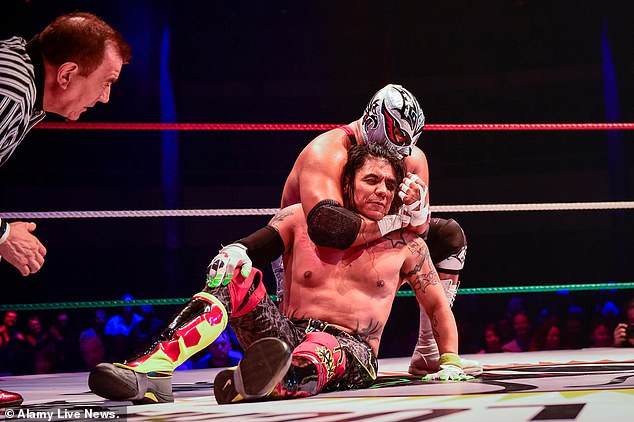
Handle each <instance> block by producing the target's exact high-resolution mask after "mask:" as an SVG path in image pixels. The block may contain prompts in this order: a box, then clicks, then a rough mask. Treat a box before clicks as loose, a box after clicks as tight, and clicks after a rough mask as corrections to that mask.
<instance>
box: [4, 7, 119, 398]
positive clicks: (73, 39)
mask: <svg viewBox="0 0 634 422" xmlns="http://www.w3.org/2000/svg"><path fill="white" fill-rule="evenodd" d="M129 61H130V46H129V45H128V44H127V43H126V41H125V40H124V39H123V36H122V35H121V34H120V33H119V32H117V31H116V30H115V29H113V28H112V27H111V26H110V25H108V24H107V23H105V22H104V21H103V20H101V19H100V18H98V17H97V16H95V15H93V14H90V13H83V12H76V13H71V14H67V15H62V16H60V17H58V18H57V19H55V20H54V21H53V22H52V23H51V24H49V25H48V26H47V27H46V28H44V30H43V31H42V32H41V33H40V34H38V35H36V36H35V37H34V38H33V39H32V40H31V41H29V42H27V41H26V40H25V39H23V38H20V37H12V38H9V39H7V40H0V166H2V165H3V164H4V163H5V162H6V161H7V159H8V158H9V157H10V156H11V154H12V153H13V151H14V150H15V148H16V147H17V146H18V145H19V144H20V142H22V140H23V139H24V137H25V136H26V134H27V133H28V132H29V131H30V130H31V129H32V128H33V127H34V126H35V125H36V124H37V123H39V122H40V121H42V119H44V116H45V115H46V113H47V112H50V113H55V114H59V115H60V116H63V117H66V118H67V119H69V120H77V119H78V118H79V116H80V115H81V113H83V112H84V111H86V110H87V109H88V108H90V107H93V106H94V105H95V104H97V103H98V102H101V103H107V102H108V100H109V98H110V88H111V86H112V84H113V83H114V82H115V81H116V80H117V79H118V78H119V73H120V72H121V68H122V66H123V64H125V63H128V62H129ZM34 230H35V223H26V222H19V221H18V222H12V223H8V222H7V221H5V220H2V219H0V259H4V260H5V261H7V262H8V263H9V264H11V265H13V266H14V267H15V268H17V269H18V271H20V273H21V274H22V275H23V276H28V275H29V274H33V273H35V272H37V271H38V270H39V269H40V268H41V267H42V264H44V256H45V255H46V248H45V247H44V245H42V243H40V241H39V240H38V239H37V237H35V236H34V235H33V231H34ZM22 401H23V399H22V396H20V395H19V394H17V393H11V392H8V391H4V390H1V389H0V407H7V406H18V405H20V404H21V403H22Z"/></svg>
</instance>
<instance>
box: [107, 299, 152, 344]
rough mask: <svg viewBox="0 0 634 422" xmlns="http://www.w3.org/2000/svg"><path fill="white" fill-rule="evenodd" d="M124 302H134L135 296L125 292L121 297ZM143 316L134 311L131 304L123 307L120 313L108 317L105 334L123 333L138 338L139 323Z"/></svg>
mask: <svg viewBox="0 0 634 422" xmlns="http://www.w3.org/2000/svg"><path fill="white" fill-rule="evenodd" d="M121 300H123V301H124V302H132V301H133V300H134V298H133V297H132V295H130V294H125V295H123V297H122V298H121ZM142 320H143V317H142V316H141V315H139V314H137V313H136V312H133V310H132V307H131V306H124V307H122V308H121V310H120V313H119V314H115V315H113V316H111V317H110V319H108V322H107V323H106V328H105V334H106V335H109V336H116V335H123V336H125V337H135V338H138V335H139V324H140V322H141V321H142Z"/></svg>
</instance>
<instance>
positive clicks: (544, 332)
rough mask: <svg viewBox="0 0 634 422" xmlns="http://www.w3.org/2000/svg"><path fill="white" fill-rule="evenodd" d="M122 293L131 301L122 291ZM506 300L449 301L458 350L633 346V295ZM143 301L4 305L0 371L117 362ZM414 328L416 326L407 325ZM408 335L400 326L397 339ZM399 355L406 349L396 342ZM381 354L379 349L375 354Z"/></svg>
mask: <svg viewBox="0 0 634 422" xmlns="http://www.w3.org/2000/svg"><path fill="white" fill-rule="evenodd" d="M123 300H132V297H131V296H130V295H126V296H124V297H123ZM505 303H506V307H505V308H504V309H503V311H501V312H500V313H499V315H493V314H492V315H490V318H489V319H487V318H486V316H485V317H480V315H482V313H480V314H479V318H477V319H474V318H467V317H465V316H464V315H465V314H468V313H469V312H474V310H473V309H470V307H473V306H480V307H482V306H481V304H480V305H473V304H471V303H470V302H469V299H468V298H464V299H463V298H461V297H460V296H459V300H458V301H457V303H456V307H455V310H458V309H460V312H456V314H457V315H456V319H457V322H458V326H459V330H460V339H461V346H460V347H461V350H460V352H461V353H464V354H466V353H503V352H525V351H539V350H560V349H581V348H589V347H634V298H632V299H630V300H629V301H627V302H625V303H619V305H617V304H615V302H614V301H611V300H602V301H598V302H592V303H590V304H587V305H585V306H579V305H576V304H574V303H571V304H568V305H567V306H566V307H565V309H564V311H563V312H562V311H561V310H555V309H549V308H543V307H541V306H540V305H541V303H540V301H539V300H528V299H525V298H523V297H511V298H506V302H505ZM164 311H165V312H164V313H162V314H161V315H160V316H158V315H157V313H156V312H155V309H154V308H153V307H152V306H150V305H145V306H139V307H132V306H125V307H122V308H118V309H113V310H109V311H106V310H104V309H100V308H99V309H92V310H77V309H73V310H58V311H40V312H32V311H29V312H26V311H25V312H22V311H20V312H16V311H6V312H5V313H4V315H3V316H2V320H1V325H0V375H24V374H46V373H57V372H76V371H88V370H90V369H92V368H93V367H95V366H96V365H97V364H99V363H101V362H121V361H124V360H125V359H126V358H129V357H130V356H132V355H133V354H134V352H135V351H138V350H141V349H143V348H146V347H148V346H149V345H151V343H152V340H153V339H154V338H155V337H156V336H157V335H158V334H159V333H160V331H161V330H162V329H163V326H164V324H165V322H164V321H165V320H167V319H168V318H169V316H170V314H168V312H171V310H169V309H164ZM413 329H414V330H415V331H413V332H414V333H416V332H417V329H418V327H414V328H413ZM408 337H411V336H410V335H409V333H404V335H403V338H408ZM402 349H403V350H402V353H401V356H406V355H408V353H409V351H410V348H409V347H408V346H404V347H403V348H402ZM241 356H242V349H241V348H240V345H239V343H238V341H237V339H236V338H235V334H234V333H233V331H232V330H231V328H230V327H228V328H227V330H225V332H223V334H222V335H221V336H219V337H218V339H216V341H214V342H213V343H212V344H211V345H210V346H209V347H208V348H206V349H205V350H203V351H201V352H199V353H198V354H197V355H196V356H194V357H193V358H191V359H190V360H188V361H186V362H185V363H184V364H183V365H181V367H180V368H179V369H201V368H210V367H228V366H233V365H236V364H237V362H238V361H239V359H240V358H241ZM379 357H382V356H379Z"/></svg>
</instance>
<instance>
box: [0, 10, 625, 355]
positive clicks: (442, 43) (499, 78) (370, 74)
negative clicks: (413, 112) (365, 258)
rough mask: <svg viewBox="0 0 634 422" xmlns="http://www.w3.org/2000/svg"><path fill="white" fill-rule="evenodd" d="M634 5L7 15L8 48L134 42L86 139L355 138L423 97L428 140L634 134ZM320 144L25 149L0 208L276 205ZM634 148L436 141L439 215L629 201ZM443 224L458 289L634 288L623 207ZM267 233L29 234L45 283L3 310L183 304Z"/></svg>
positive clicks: (4, 275)
mask: <svg viewBox="0 0 634 422" xmlns="http://www.w3.org/2000/svg"><path fill="white" fill-rule="evenodd" d="M632 4H633V3H632V2H630V1H625V0H623V1H587V0H581V1H559V2H551V1H546V0H542V1H531V0H526V1H520V0H507V1H504V0H499V1H487V0H483V1H477V2H457V1H392V2H385V1H383V2H374V1H324V0H321V1H317V0H315V1H301V2H297V1H279V0H275V1H241V2H234V1H205V2H202V1H199V2H195V1H188V0H184V1H183V0H181V1H167V0H164V1H150V0H142V1H134V2H130V1H97V0H94V1H56V2H51V1H47V0H31V1H24V0H20V1H18V0H8V1H4V2H3V4H2V13H1V17H0V35H1V36H2V38H6V37H8V36H10V35H21V36H23V37H25V38H30V37H32V36H33V35H34V34H36V33H37V32H39V31H40V30H41V29H43V27H44V26H45V25H46V24H48V23H49V22H50V21H51V20H53V19H54V18H55V17H56V16H57V15H58V14H60V13H63V12H70V11H74V10H82V11H90V12H93V13H96V14H98V15H99V16H101V17H102V18H103V19H104V20H106V21H107V22H109V23H110V24H111V25H112V26H114V27H115V28H117V29H118V30H120V31H121V32H122V33H123V35H124V36H125V38H126V39H127V40H128V42H129V43H130V44H131V45H132V48H133V60H132V62H131V63H130V64H129V65H126V66H124V68H123V71H122V74H121V77H120V80H119V82H118V83H117V84H116V85H115V86H114V88H113V91H112V94H111V99H110V103H109V104H107V105H103V104H100V105H99V106H97V107H96V108H94V109H92V110H90V111H89V112H87V113H85V114H84V115H83V116H82V118H81V121H83V122H161V121H176V122H183V123H189V122H201V123H210V122H222V123H225V122H234V123H348V122H350V121H353V120H355V119H357V118H359V117H360V116H361V113H362V111H363V109H364V106H365V104H366V103H367V101H368V100H369V99H370V97H371V96H372V95H373V93H374V92H375V91H377V90H378V89H379V88H381V87H382V86H383V85H385V84H386V83H390V82H393V83H399V84H402V85H404V86H405V87H406V88H408V89H409V90H410V91H411V92H412V93H413V94H414V95H415V96H416V97H417V98H418V100H419V102H420V103H421V105H422V107H423V109H424V111H425V115H426V121H427V123H570V122H606V121H608V122H610V121H612V122H631V121H634V82H633V81H634V57H633V55H632V47H631V43H632V40H634V37H633V35H634V30H633V29H632V22H633V18H634V13H633V12H634V6H633V5H632ZM168 82H169V83H171V87H172V91H171V92H173V103H171V104H173V107H174V113H175V114H174V115H173V116H170V115H169V114H167V115H166V114H165V113H166V110H168V109H169V105H170V101H169V100H166V95H167V93H169V92H170V89H169V85H168ZM47 120H48V121H59V119H58V118H56V117H55V116H52V115H49V117H47ZM317 134H318V132H309V131H306V132H226V131H216V132H212V131H198V132H178V133H172V132H166V133H163V134H161V133H160V132H156V131H150V132H142V131H70V130H62V131H52V130H33V131H32V132H31V133H30V134H29V135H28V136H27V139H26V140H25V141H24V142H23V143H22V145H21V146H20V147H19V148H18V149H17V150H16V152H15V154H14V155H13V156H12V158H11V159H10V160H9V161H8V163H7V164H6V165H5V166H3V167H2V168H1V169H0V210H1V211H2V212H11V211H72V210H94V211H98V210H130V209H170V208H174V209H189V208H192V209H196V208H203V209H207V208H210V209H215V208H275V207H278V206H279V199H280V196H281V190H282V187H283V183H284V181H285V178H286V176H287V174H288V172H289V171H290V169H291V167H292V164H293V162H294V160H295V158H296V156H297V155H298V154H299V152H300V151H301V149H302V148H303V147H304V146H305V145H306V144H307V143H308V142H309V141H310V140H311V139H312V138H313V137H314V136H316V135H317ZM169 137H176V144H177V148H176V149H174V150H168V149H167V147H166V144H167V140H168V139H170V138H169ZM632 138H633V132H631V131H623V132H606V131H585V132H584V131H552V132H549V131H531V132H509V131H503V132H492V131H485V132H438V131H424V132H423V135H422V137H421V139H420V140H419V144H418V145H419V146H420V147H421V148H422V149H423V150H424V151H425V152H426V154H427V156H428V160H429V164H430V170H431V178H430V182H431V183H430V187H431V190H430V192H431V199H432V204H433V205H457V204H488V203H529V202H576V201H621V200H631V198H632V197H633V195H632V189H633V187H632V186H633V183H632V182H633V181H632V177H633V176H634V175H633V174H632V172H631V171H630V170H629V168H630V167H631V165H632V161H633V159H634V155H633V151H632ZM164 155H167V158H169V159H171V161H172V162H173V163H177V165H178V168H177V170H176V171H175V172H172V173H171V174H172V175H173V179H170V180H173V182H174V183H175V185H174V186H175V188H169V187H168V186H167V182H168V180H165V179H164V178H163V176H162V174H163V167H164V164H162V159H163V156H164ZM436 216H441V217H445V218H455V219H456V220H457V221H459V222H460V224H461V225H462V227H463V228H464V230H465V232H466V234H467V236H468V240H469V253H468V257H467V264H466V267H465V269H464V271H463V274H462V283H463V284H462V286H463V287H485V286H508V285H525V284H559V283H596V282H607V281H617V282H618V281H633V279H634V277H633V272H634V271H633V268H632V264H631V262H632V250H633V246H634V245H633V242H634V241H633V240H632V232H633V230H632V229H633V227H632V226H633V223H632V211H629V210H626V211H623V210H619V211H582V212H579V211H557V212H514V213H494V212H489V213H443V214H441V213H437V214H436ZM268 219H269V216H262V217H206V218H201V217H190V218H174V219H167V218H120V219H112V218H102V219H42V220H37V221H36V222H37V224H38V229H37V232H36V234H37V235H38V237H39V238H40V240H41V241H42V242H43V243H44V244H45V245H46V247H47V248H48V251H49V253H48V255H47V257H46V258H47V260H46V264H45V265H44V266H43V268H42V269H41V270H40V271H39V272H38V273H37V274H35V275H32V276H30V277H28V278H23V277H21V276H20V275H19V273H18V272H17V270H15V268H13V267H11V266H10V265H8V264H6V263H5V264H3V265H0V301H1V303H5V304H7V303H27V302H54V301H67V300H108V299H119V298H120V297H121V295H122V294H124V293H131V294H133V295H134V296H135V298H139V299H145V298H162V297H188V296H190V295H191V294H193V293H195V292H196V291H198V290H199V289H200V288H201V287H202V284H203V280H204V271H205V267H206V265H207V263H208V262H209V260H210V259H211V258H212V257H213V256H214V255H215V253H216V252H217V250H218V248H219V246H220V245H221V244H227V243H230V242H231V241H233V240H235V239H237V238H239V237H242V236H244V235H246V234H248V233H250V232H252V231H253V230H255V229H257V228H259V227H261V226H262V225H264V224H265V223H266V222H267V221H268ZM168 234H170V236H168ZM168 238H170V239H171V240H169V241H168ZM267 271H268V270H267ZM268 274H269V275H270V272H269V273H268ZM268 283H269V284H268V286H269V287H270V291H271V292H272V291H273V290H272V286H273V284H272V283H271V278H270V276H269V277H268ZM629 293H630V292H627V291H622V293H619V294H618V295H622V296H629ZM618 295H617V296H618ZM549 297H551V299H552V300H553V301H556V300H557V297H556V296H555V297H552V296H549ZM459 299H460V300H465V299H464V298H461V297H460V296H459ZM472 300H473V298H472ZM481 300H484V298H482V299H481ZM487 300H488V301H489V302H491V303H493V305H495V304H496V303H497V304H505V303H506V302H505V299H504V298H503V297H502V296H499V297H498V298H497V299H494V298H493V297H489V298H487ZM491 303H489V304H488V305H487V306H491ZM478 306H481V305H478ZM394 309H395V312H394V313H393V316H392V320H391V323H398V324H400V326H401V327H408V329H411V330H414V331H415V330H416V327H417V324H418V312H417V311H416V309H415V304H414V303H413V299H412V298H407V299H397V302H396V305H395V307H394ZM469 309H470V308H469V307H468V306H463V307H462V310H461V308H460V306H458V305H457V306H456V308H455V312H456V313H457V315H458V316H459V317H462V315H461V314H462V313H465V312H467V310H469ZM489 309H493V308H489ZM469 312H470V311H469ZM466 317H470V318H473V316H466ZM482 318H484V316H483V317H482ZM412 327H413V328H412ZM385 347H386V349H383V350H387V352H386V353H389V347H388V346H385Z"/></svg>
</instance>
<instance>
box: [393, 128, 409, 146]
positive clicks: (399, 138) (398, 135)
mask: <svg viewBox="0 0 634 422" xmlns="http://www.w3.org/2000/svg"><path fill="white" fill-rule="evenodd" d="M411 142H412V140H411V139H410V137H409V134H408V133H407V132H405V131H403V130H401V128H400V127H398V126H396V127H394V143H395V144H397V145H409V144H410V143H411Z"/></svg>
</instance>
